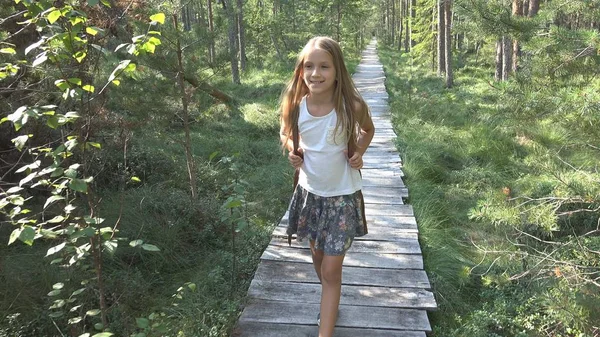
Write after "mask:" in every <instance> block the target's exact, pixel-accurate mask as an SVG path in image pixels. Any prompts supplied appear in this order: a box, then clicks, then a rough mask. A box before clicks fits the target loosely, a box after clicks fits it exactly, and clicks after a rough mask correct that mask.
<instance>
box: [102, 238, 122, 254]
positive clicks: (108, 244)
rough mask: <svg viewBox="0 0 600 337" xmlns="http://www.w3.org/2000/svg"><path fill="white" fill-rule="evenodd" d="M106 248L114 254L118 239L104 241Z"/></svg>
mask: <svg viewBox="0 0 600 337" xmlns="http://www.w3.org/2000/svg"><path fill="white" fill-rule="evenodd" d="M103 244H104V248H106V250H107V251H108V252H109V253H110V254H114V253H115V251H116V250H117V246H118V244H119V243H118V242H117V240H110V241H104V243H103Z"/></svg>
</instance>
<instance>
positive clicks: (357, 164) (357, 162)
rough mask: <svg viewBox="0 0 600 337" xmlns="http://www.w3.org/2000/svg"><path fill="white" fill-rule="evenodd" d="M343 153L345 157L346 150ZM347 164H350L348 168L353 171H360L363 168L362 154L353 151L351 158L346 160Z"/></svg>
mask: <svg viewBox="0 0 600 337" xmlns="http://www.w3.org/2000/svg"><path fill="white" fill-rule="evenodd" d="M344 153H345V154H346V157H347V156H348V150H344ZM348 163H350V167H352V168H353V169H355V170H360V169H361V168H362V167H363V159H362V154H360V153H359V152H358V151H354V154H353V155H352V157H350V158H348Z"/></svg>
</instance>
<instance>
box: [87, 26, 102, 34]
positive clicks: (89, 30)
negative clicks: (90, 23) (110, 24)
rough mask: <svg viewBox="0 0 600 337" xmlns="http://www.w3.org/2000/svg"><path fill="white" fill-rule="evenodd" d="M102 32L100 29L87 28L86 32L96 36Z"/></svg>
mask: <svg viewBox="0 0 600 337" xmlns="http://www.w3.org/2000/svg"><path fill="white" fill-rule="evenodd" d="M99 31H100V28H98V27H85V32H86V33H88V34H90V35H92V36H95V35H96V34H98V32H99Z"/></svg>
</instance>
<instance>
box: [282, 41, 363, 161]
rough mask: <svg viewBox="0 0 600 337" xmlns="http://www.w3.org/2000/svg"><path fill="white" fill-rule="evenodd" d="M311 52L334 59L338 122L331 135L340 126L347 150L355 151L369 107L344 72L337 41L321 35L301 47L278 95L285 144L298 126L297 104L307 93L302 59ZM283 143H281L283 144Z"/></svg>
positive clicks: (334, 92)
mask: <svg viewBox="0 0 600 337" xmlns="http://www.w3.org/2000/svg"><path fill="white" fill-rule="evenodd" d="M313 49H322V50H325V51H326V52H328V53H329V55H331V58H332V59H333V66H334V68H335V74H336V75H335V77H336V78H335V80H336V81H335V89H334V91H333V102H334V105H335V111H336V114H337V122H336V125H335V129H334V133H333V134H334V135H337V134H338V130H339V128H340V127H341V128H342V133H341V134H343V135H344V136H345V137H344V138H345V139H348V144H349V147H350V148H351V149H355V148H356V140H357V138H358V126H359V125H360V124H361V123H362V122H363V121H364V119H365V118H366V117H367V116H368V114H369V108H368V106H367V104H366V103H365V101H364V100H363V99H362V97H361V96H360V94H359V93H358V90H357V89H356V86H355V85H354V81H352V77H351V76H350V73H348V69H346V64H345V63H344V57H343V55H342V49H341V48H340V45H339V44H338V43H337V41H335V40H333V39H331V38H329V37H324V36H317V37H313V38H312V39H310V40H309V41H308V43H307V44H306V46H304V48H303V49H302V51H301V52H300V54H299V55H298V59H297V60H296V66H295V68H294V75H293V76H292V79H291V80H290V81H289V82H288V84H287V86H286V88H285V90H284V91H283V93H282V95H281V99H280V105H279V109H280V114H281V115H280V116H281V120H282V122H285V123H284V124H285V125H286V129H285V130H282V131H283V132H284V134H285V135H286V136H287V139H286V142H287V141H288V140H289V139H290V138H291V137H292V130H293V127H294V125H297V124H298V115H299V106H300V102H301V101H302V98H303V97H304V96H305V95H307V94H308V93H309V90H308V87H307V86H306V83H304V80H303V78H302V75H303V71H304V60H305V59H306V57H307V55H308V54H309V53H310V52H311V51H312V50H313ZM357 103H358V104H357ZM357 107H358V109H357ZM286 142H284V143H283V144H284V145H285V144H286Z"/></svg>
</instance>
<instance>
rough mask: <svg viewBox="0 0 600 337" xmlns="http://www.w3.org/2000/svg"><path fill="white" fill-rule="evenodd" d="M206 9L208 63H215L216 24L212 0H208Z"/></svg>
mask: <svg viewBox="0 0 600 337" xmlns="http://www.w3.org/2000/svg"><path fill="white" fill-rule="evenodd" d="M206 9H207V10H208V32H209V38H208V63H210V65H213V64H214V63H215V38H214V30H215V29H214V24H213V11H212V0H207V1H206Z"/></svg>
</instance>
